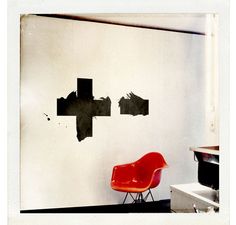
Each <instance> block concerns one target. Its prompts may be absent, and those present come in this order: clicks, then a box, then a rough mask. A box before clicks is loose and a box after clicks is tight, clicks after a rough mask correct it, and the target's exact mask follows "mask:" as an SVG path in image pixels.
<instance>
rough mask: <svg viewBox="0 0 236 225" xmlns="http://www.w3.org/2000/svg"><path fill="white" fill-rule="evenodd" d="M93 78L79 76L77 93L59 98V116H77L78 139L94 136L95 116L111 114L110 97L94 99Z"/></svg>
mask: <svg viewBox="0 0 236 225" xmlns="http://www.w3.org/2000/svg"><path fill="white" fill-rule="evenodd" d="M92 86H93V83H92V79H82V78H77V94H76V92H71V93H70V94H69V95H68V96H67V98H66V99H65V98H59V99H57V115H58V116H76V130H77V139H78V140H79V141H82V140H83V139H85V138H86V137H92V134H93V132H92V128H93V119H92V118H93V117H94V116H110V115H111V100H110V98H109V97H106V98H101V99H100V100H94V97H93V93H92V90H93V87H92Z"/></svg>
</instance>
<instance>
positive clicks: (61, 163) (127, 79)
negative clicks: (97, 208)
mask: <svg viewBox="0 0 236 225" xmlns="http://www.w3.org/2000/svg"><path fill="white" fill-rule="evenodd" d="M21 33H22V36H21V38H22V39H21V40H22V42H21V50H22V51H21V99H20V100H21V209H33V208H49V207H67V206H70V207H71V206H85V205H103V204H117V203H119V202H121V201H122V199H123V195H124V194H123V193H118V192H115V191H113V190H112V189H111V188H110V178H111V172H112V167H113V166H114V165H116V164H121V163H126V162H130V161H133V160H136V159H138V158H139V157H140V156H142V155H143V154H145V153H147V152H149V151H159V152H161V153H163V155H164V156H165V158H166V161H167V162H168V164H169V168H168V169H166V170H164V171H163V176H162V181H161V184H160V186H159V187H158V188H157V189H155V190H154V191H153V193H154V197H155V198H156V199H164V198H169V185H170V184H177V183H188V182H192V181H196V179H197V171H196V163H195V162H194V161H193V154H192V152H190V151H189V147H190V146H200V145H206V144H218V142H217V141H218V140H217V132H216V131H215V133H214V136H215V139H214V138H213V139H212V135H211V140H210V141H209V140H208V136H209V129H207V128H206V127H207V126H206V124H208V122H209V121H206V104H205V99H206V93H207V91H206V88H207V86H206V85H205V81H206V77H205V76H206V65H205V62H206V60H205V56H206V51H205V44H206V37H205V36H201V35H192V34H184V33H176V32H165V31H158V30H149V29H140V28H130V27H122V26H114V25H106V24H98V23H91V22H79V21H71V20H62V19H52V18H44V17H37V16H27V17H24V18H23V19H22V26H21ZM77 78H92V79H93V87H94V89H93V94H94V96H95V98H97V99H98V98H100V97H106V96H109V97H110V98H111V101H112V105H111V117H97V118H94V119H93V137H91V138H86V139H85V140H83V141H82V142H78V141H77V138H76V124H75V120H76V119H75V117H73V116H71V117H69V116H57V115H56V99H57V98H59V97H66V96H67V95H68V94H69V93H70V92H71V91H73V90H74V91H75V90H76V79H77ZM131 91H132V92H134V93H135V94H137V95H139V96H141V97H142V98H144V99H149V115H147V116H135V117H133V116H129V115H120V114H119V107H118V100H119V99H120V97H122V96H124V95H126V94H127V93H129V92H131ZM44 113H46V114H48V115H49V117H50V118H51V120H50V121H47V119H46V116H45V115H44Z"/></svg>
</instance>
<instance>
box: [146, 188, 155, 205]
mask: <svg viewBox="0 0 236 225" xmlns="http://www.w3.org/2000/svg"><path fill="white" fill-rule="evenodd" d="M149 194H150V195H151V198H152V201H153V202H154V201H155V200H154V198H153V195H152V192H151V189H148V193H147V194H146V196H145V197H144V201H145V202H146V200H147V198H148V196H149Z"/></svg>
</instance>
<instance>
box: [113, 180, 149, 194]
mask: <svg viewBox="0 0 236 225" xmlns="http://www.w3.org/2000/svg"><path fill="white" fill-rule="evenodd" d="M111 187H112V189H114V190H116V191H121V192H131V193H141V192H144V191H146V190H148V188H149V183H148V182H141V181H137V180H131V181H126V182H124V181H123V182H112V183H111Z"/></svg>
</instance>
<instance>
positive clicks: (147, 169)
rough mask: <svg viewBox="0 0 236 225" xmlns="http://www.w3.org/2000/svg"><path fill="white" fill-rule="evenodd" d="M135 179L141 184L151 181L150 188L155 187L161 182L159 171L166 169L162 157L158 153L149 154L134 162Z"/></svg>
mask: <svg viewBox="0 0 236 225" xmlns="http://www.w3.org/2000/svg"><path fill="white" fill-rule="evenodd" d="M135 165H136V169H137V174H136V175H137V178H138V179H139V180H142V181H143V182H149V181H152V183H151V184H150V188H153V187H155V186H157V185H158V184H159V183H160V180H161V170H162V169H163V168H165V167H167V163H166V161H165V159H164V157H163V156H162V155H161V153H159V152H150V153H147V154H146V155H144V156H143V157H141V158H140V159H139V160H137V161H136V162H135Z"/></svg>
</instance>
